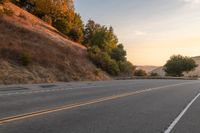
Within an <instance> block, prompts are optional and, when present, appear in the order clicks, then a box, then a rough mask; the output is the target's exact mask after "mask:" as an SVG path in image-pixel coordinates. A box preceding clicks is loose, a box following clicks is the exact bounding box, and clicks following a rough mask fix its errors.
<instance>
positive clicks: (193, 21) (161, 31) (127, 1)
mask: <svg viewBox="0 0 200 133" xmlns="http://www.w3.org/2000/svg"><path fill="white" fill-rule="evenodd" d="M75 9H76V12H78V13H80V15H81V16H82V19H83V20H84V22H85V23H86V22H87V20H88V19H93V20H95V21H96V22H97V23H100V24H103V25H107V26H110V25H111V26H113V27H114V30H115V33H116V35H117V36H118V38H119V42H121V43H123V44H124V46H125V49H126V50H127V54H128V56H127V57H128V60H130V61H131V62H132V63H133V64H135V65H157V66H160V65H163V64H164V63H165V62H166V60H167V59H168V58H169V57H170V56H171V55H173V54H182V55H185V56H198V55H200V0H75Z"/></svg>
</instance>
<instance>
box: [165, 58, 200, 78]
mask: <svg viewBox="0 0 200 133" xmlns="http://www.w3.org/2000/svg"><path fill="white" fill-rule="evenodd" d="M197 66H198V65H197V64H196V63H195V61H194V60H193V59H192V58H189V57H184V56H181V55H174V56H172V57H171V58H170V59H169V60H168V61H167V63H166V64H165V66H164V70H165V72H166V74H167V75H169V76H176V77H180V76H183V72H189V71H192V70H194V69H195V68H196V67H197Z"/></svg>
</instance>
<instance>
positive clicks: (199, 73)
mask: <svg viewBox="0 0 200 133" xmlns="http://www.w3.org/2000/svg"><path fill="white" fill-rule="evenodd" d="M192 58H193V59H194V61H195V62H196V63H197V64H198V67H197V68H196V69H195V70H194V71H191V72H189V73H184V75H185V76H199V77H200V56H196V57H192ZM152 72H154V73H158V74H159V75H160V76H164V75H165V71H164V70H163V67H159V68H156V69H154V70H152Z"/></svg>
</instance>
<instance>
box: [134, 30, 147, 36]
mask: <svg viewBox="0 0 200 133" xmlns="http://www.w3.org/2000/svg"><path fill="white" fill-rule="evenodd" d="M134 34H135V35H136V36H144V35H146V32H143V31H139V30H136V31H134Z"/></svg>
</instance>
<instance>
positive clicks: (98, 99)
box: [0, 80, 200, 133]
mask: <svg viewBox="0 0 200 133" xmlns="http://www.w3.org/2000/svg"><path fill="white" fill-rule="evenodd" d="M199 95H200V81H198V80H196V81H195V80H194V81H190V80H125V81H123V80H118V81H104V82H77V83H57V84H45V85H20V86H19V85H18V86H0V133H27V132H28V133H135V132H136V133H137V132H138V133H160V132H166V133H169V132H174V133H179V132H181V133H184V132H185V133H188V132H192V133H199V132H200V128H199V126H198V125H199V124H200V118H199V117H198V116H199V114H198V113H199V111H200V108H199V107H200V106H199V105H200V98H199Z"/></svg>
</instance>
